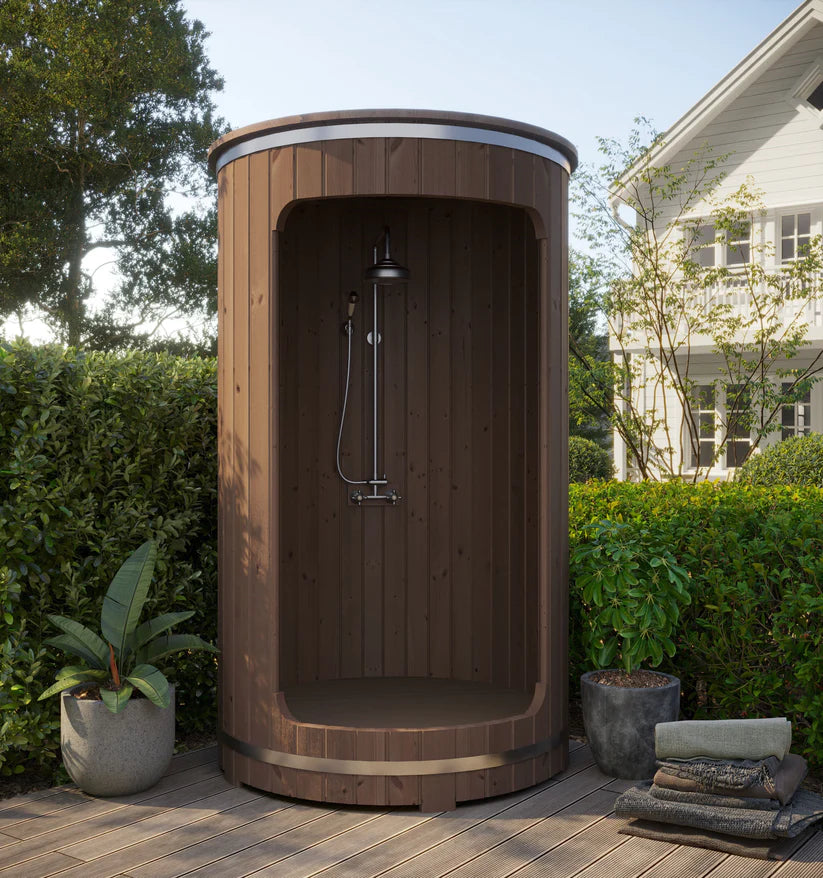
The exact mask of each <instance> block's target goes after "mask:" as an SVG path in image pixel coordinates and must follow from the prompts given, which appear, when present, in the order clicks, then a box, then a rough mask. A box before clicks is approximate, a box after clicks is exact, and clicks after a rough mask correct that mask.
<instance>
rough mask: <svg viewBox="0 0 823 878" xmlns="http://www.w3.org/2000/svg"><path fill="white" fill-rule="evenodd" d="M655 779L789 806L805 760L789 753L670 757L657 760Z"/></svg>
mask: <svg viewBox="0 0 823 878" xmlns="http://www.w3.org/2000/svg"><path fill="white" fill-rule="evenodd" d="M657 765H658V769H657V772H656V774H655V776H654V782H655V784H656V785H657V786H659V787H666V788H667V789H672V790H680V791H681V792H687V793H712V794H714V795H719V796H725V795H732V796H741V797H744V798H753V799H777V800H778V801H779V802H780V803H781V805H786V804H788V803H789V802H791V800H792V796H793V795H794V794H795V791H796V790H797V789H798V787H799V786H800V784H801V783H803V779H804V778H805V777H806V773H807V771H808V767H807V765H806V760H805V759H804V758H803V757H802V756H798V755H796V754H795V753H789V754H787V755H786V757H785V758H784V759H782V760H778V759H776V758H775V757H774V756H770V757H768V758H767V759H760V760H757V761H754V760H750V759H685V760H680V759H667V760H662V761H658V763H657Z"/></svg>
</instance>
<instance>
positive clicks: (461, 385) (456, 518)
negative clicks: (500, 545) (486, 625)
mask: <svg viewBox="0 0 823 878" xmlns="http://www.w3.org/2000/svg"><path fill="white" fill-rule="evenodd" d="M453 223H454V231H453V244H452V248H451V249H452V276H451V289H452V307H451V326H450V327H449V336H450V341H449V347H450V360H449V387H450V441H451V448H450V456H451V478H450V484H449V489H450V490H451V491H452V493H453V498H452V501H451V505H452V510H453V512H452V516H451V561H450V566H451V572H452V576H451V597H452V600H451V611H452V612H451V632H450V635H449V636H450V640H451V644H452V660H451V672H452V676H453V677H454V678H456V679H458V680H471V679H473V678H474V674H473V672H472V624H471V622H472V603H473V599H474V588H473V584H474V583H473V576H472V557H473V549H474V546H473V544H472V517H473V516H472V515H470V514H467V510H472V509H473V502H472V497H473V491H472V489H473V485H472V305H471V299H472V253H471V240H472V238H471V234H472V229H471V208H470V207H469V205H462V204H461V205H459V206H456V207H455V210H454V220H453ZM458 752H464V751H463V750H462V749H460V748H459V746H458ZM478 752H479V751H478ZM462 798H472V797H466V796H464V797H462Z"/></svg>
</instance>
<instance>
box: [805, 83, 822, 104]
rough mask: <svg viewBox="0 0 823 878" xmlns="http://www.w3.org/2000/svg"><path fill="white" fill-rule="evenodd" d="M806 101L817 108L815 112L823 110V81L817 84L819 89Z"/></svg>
mask: <svg viewBox="0 0 823 878" xmlns="http://www.w3.org/2000/svg"><path fill="white" fill-rule="evenodd" d="M806 100H807V101H808V102H809V103H810V104H811V105H812V106H813V107H814V108H815V110H823V79H821V80H820V82H819V83H818V84H817V88H815V90H814V91H813V92H812V93H811V94H810V95H809V96H808V97H807V98H806Z"/></svg>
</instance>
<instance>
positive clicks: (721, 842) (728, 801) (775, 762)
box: [614, 717, 823, 859]
mask: <svg viewBox="0 0 823 878" xmlns="http://www.w3.org/2000/svg"><path fill="white" fill-rule="evenodd" d="M791 742H792V727H791V723H790V722H788V720H786V719H785V718H784V717H779V718H771V719H752V720H713V721H706V722H701V721H688V722H673V723H658V725H657V726H656V727H655V755H656V756H657V765H658V769H657V773H656V774H655V776H654V780H653V781H651V782H644V783H640V784H638V785H637V786H634V787H632V788H631V789H629V790H627V791H626V792H625V793H623V794H622V795H621V796H619V797H618V799H617V801H616V802H615V808H614V810H615V813H616V814H617V815H618V816H620V817H629V818H633V819H632V820H631V822H630V823H628V824H627V825H626V826H625V827H624V828H623V829H621V830H620V832H622V833H624V834H626V835H639V836H642V837H644V838H655V839H659V840H663V841H671V842H674V843H675V844H688V845H695V846H698V847H707V848H712V849H714V850H720V851H726V852H728V853H735V854H742V855H744V856H749V857H760V858H762V859H785V858H786V857H788V856H790V855H791V852H792V851H793V850H795V849H796V848H797V847H798V845H799V844H800V843H801V842H802V841H803V840H805V838H806V836H807V834H808V833H811V832H813V831H814V825H813V824H815V823H816V822H817V821H819V820H821V819H823V797H821V796H817V795H815V794H814V793H811V792H808V791H806V790H800V789H799V787H800V784H801V783H802V782H803V779H804V778H805V776H806V771H807V768H806V760H805V759H803V757H802V756H797V755H795V754H793V753H790V752H789V749H790V747H791Z"/></svg>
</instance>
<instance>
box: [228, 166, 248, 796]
mask: <svg viewBox="0 0 823 878" xmlns="http://www.w3.org/2000/svg"><path fill="white" fill-rule="evenodd" d="M249 163H250V158H248V157H246V158H243V159H239V160H238V161H236V162H234V163H233V164H234V186H235V197H234V236H235V240H234V292H233V303H234V304H233V308H234V354H233V357H232V366H233V369H232V373H233V378H232V383H233V387H232V401H233V402H232V405H233V407H234V429H233V434H232V443H233V445H234V451H233V455H234V460H233V463H234V467H233V478H234V481H235V483H236V485H237V488H236V490H235V492H234V509H233V511H232V514H233V517H234V525H233V528H234V540H233V543H232V546H231V548H230V549H229V548H227V552H228V554H229V558H230V563H231V571H232V572H231V581H232V583H233V584H234V591H235V595H234V609H233V613H232V615H231V617H230V618H231V622H232V624H233V627H234V632H233V635H232V637H233V640H234V643H235V662H234V665H233V668H232V671H233V675H232V678H231V682H230V683H229V685H230V687H231V690H232V698H233V711H234V729H235V735H236V736H237V737H239V738H240V739H241V740H244V741H245V740H248V738H249V731H250V728H249V710H250V707H251V704H250V702H251V697H252V693H251V688H250V685H249V667H248V664H249V643H250V640H249V623H250V620H251V608H250V606H249V603H250V593H249V592H250V589H249V586H250V570H249V539H250V528H249V526H248V521H249V491H248V486H249V480H250V479H249V477H250V473H249V377H250V371H251V370H250V366H249V364H250V360H249V291H250V290H249V245H250V238H249ZM235 765H236V770H237V778H238V780H240V781H242V782H245V783H248V781H249V776H248V760H246V759H243V760H239V761H238V760H236V761H235Z"/></svg>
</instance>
